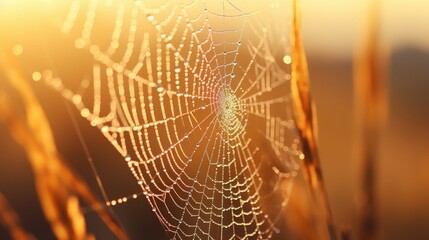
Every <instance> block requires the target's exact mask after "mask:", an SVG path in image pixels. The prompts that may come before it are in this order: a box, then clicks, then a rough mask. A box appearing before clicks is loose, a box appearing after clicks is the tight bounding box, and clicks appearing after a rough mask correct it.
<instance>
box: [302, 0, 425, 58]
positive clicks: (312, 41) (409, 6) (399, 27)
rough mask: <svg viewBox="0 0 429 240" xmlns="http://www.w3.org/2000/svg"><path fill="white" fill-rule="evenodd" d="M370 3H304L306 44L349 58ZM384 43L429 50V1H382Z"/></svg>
mask: <svg viewBox="0 0 429 240" xmlns="http://www.w3.org/2000/svg"><path fill="white" fill-rule="evenodd" d="M368 2H370V1H368V0H366V1H362V0H330V1H327V0H303V1H302V12H303V31H304V41H305V44H306V47H307V49H308V50H309V51H314V50H315V51H316V52H321V53H324V54H327V53H330V54H339V55H341V56H344V55H346V56H347V55H350V54H352V53H353V51H354V47H355V46H356V44H357V41H359V35H360V34H361V33H362V31H363V29H362V26H363V25H364V23H365V17H366V16H368V13H367V11H368V9H369V8H368ZM380 2H381V4H380V7H381V8H380V9H381V11H380V14H381V15H380V17H381V28H382V38H383V42H384V43H385V44H387V45H388V46H389V47H393V48H395V47H399V46H403V45H413V46H418V47H422V48H425V49H429V24H428V23H429V14H428V12H429V1H427V0H407V1H404V0H381V1H380Z"/></svg>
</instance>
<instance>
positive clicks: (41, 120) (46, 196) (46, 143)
mask: <svg viewBox="0 0 429 240" xmlns="http://www.w3.org/2000/svg"><path fill="white" fill-rule="evenodd" d="M4 53H5V52H4V51H3V53H0V67H1V68H2V69H3V71H4V73H5V75H6V77H7V79H8V80H9V82H10V84H11V85H12V86H13V87H14V88H15V89H16V90H17V91H18V92H19V94H20V96H21V98H22V100H23V104H24V108H25V111H26V115H27V119H26V122H25V123H24V122H22V121H21V119H19V118H18V117H17V116H18V115H17V114H16V113H15V112H14V111H13V109H12V105H11V103H10V102H9V100H8V97H7V94H6V93H5V92H4V91H0V120H2V121H3V122H5V123H6V125H7V126H8V127H9V129H10V131H11V134H12V136H13V137H14V138H15V140H16V141H17V142H18V143H20V144H21V145H22V146H23V147H24V149H25V150H26V152H27V155H28V156H29V161H30V164H31V166H32V168H33V171H34V175H35V185H36V191H37V193H38V196H39V199H40V202H41V205H42V209H43V211H44V214H45V217H46V219H47V220H48V221H49V222H50V224H51V227H52V230H53V232H54V234H55V235H56V236H57V238H58V239H92V238H93V237H92V236H91V235H88V234H87V233H86V224H85V219H84V216H83V215H82V214H81V212H80V208H79V203H78V200H77V198H76V196H75V195H74V194H73V193H76V194H77V195H78V196H80V197H82V198H83V199H84V200H85V201H87V202H88V203H89V204H90V205H92V206H95V210H96V211H97V212H98V214H99V216H100V217H101V218H102V219H103V220H104V222H105V223H106V224H107V225H108V227H109V228H110V229H111V230H112V231H113V232H114V233H115V234H116V235H117V236H118V237H119V238H120V239H126V238H127V237H126V234H125V232H124V231H123V230H122V228H121V227H120V226H119V224H118V223H117V222H116V221H115V220H114V218H113V217H112V216H111V215H110V214H109V212H107V210H106V209H105V208H104V207H103V206H104V205H103V204H102V203H101V202H99V201H98V199H97V198H96V197H95V196H94V195H93V194H92V192H91V191H90V189H89V187H88V186H87V185H86V184H85V183H84V182H83V181H82V180H81V179H80V178H78V177H77V176H76V174H74V173H73V172H72V170H71V169H70V168H69V167H68V166H67V165H65V163H64V161H63V160H62V159H61V158H60V156H59V154H58V152H57V150H56V146H55V142H54V139H53V135H52V132H51V129H50V126H49V123H48V120H47V118H46V116H45V115H44V112H43V110H42V108H41V106H40V105H39V103H38V101H37V99H36V97H35V96H34V94H33V92H32V90H31V88H30V86H29V85H28V84H27V82H26V80H25V79H24V77H23V76H22V74H21V72H20V71H19V68H18V66H19V65H18V64H17V63H16V62H15V60H14V59H13V58H12V57H10V56H6V55H5V54H4Z"/></svg>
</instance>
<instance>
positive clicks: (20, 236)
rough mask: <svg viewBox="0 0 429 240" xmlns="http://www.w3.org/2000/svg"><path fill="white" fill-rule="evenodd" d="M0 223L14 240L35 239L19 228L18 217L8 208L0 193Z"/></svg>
mask: <svg viewBox="0 0 429 240" xmlns="http://www.w3.org/2000/svg"><path fill="white" fill-rule="evenodd" d="M0 223H1V224H2V225H3V226H5V227H6V229H7V230H8V231H9V233H10V236H11V237H12V239H14V240H34V239H36V238H34V236H33V235H31V234H29V233H27V232H26V231H25V230H24V229H23V228H22V227H21V224H20V222H19V217H18V215H17V214H16V213H15V212H14V211H13V209H12V208H11V207H10V205H9V203H8V201H7V200H6V198H5V197H4V195H3V194H2V193H0Z"/></svg>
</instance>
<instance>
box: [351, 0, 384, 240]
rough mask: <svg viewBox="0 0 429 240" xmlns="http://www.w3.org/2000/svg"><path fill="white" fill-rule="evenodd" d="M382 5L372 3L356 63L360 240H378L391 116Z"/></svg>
mask: <svg viewBox="0 0 429 240" xmlns="http://www.w3.org/2000/svg"><path fill="white" fill-rule="evenodd" d="M379 4H380V3H379V1H371V2H370V5H369V11H368V14H369V15H368V17H367V20H368V21H367V23H366V25H365V28H364V31H363V34H362V36H363V37H364V39H363V41H362V45H361V46H360V48H359V49H358V53H357V55H356V59H355V79H354V82H355V103H356V117H355V119H356V121H357V123H358V124H357V130H358V131H359V133H358V134H359V135H358V138H357V143H356V144H357V145H358V146H359V150H360V151H359V152H360V155H359V158H360V162H361V164H362V166H361V167H362V169H361V176H362V177H361V179H362V182H361V191H360V194H359V196H360V197H359V202H358V204H359V231H358V232H359V239H377V238H378V234H379V230H378V228H379V227H378V211H377V208H378V201H377V198H378V196H377V175H378V167H379V166H378V161H377V159H378V152H379V145H380V135H381V129H382V126H383V125H384V123H385V120H386V116H387V112H388V87H387V85H388V84H387V81H386V76H385V73H386V66H387V65H386V59H387V58H386V57H385V56H383V54H382V52H381V50H380V39H379V35H380V33H379Z"/></svg>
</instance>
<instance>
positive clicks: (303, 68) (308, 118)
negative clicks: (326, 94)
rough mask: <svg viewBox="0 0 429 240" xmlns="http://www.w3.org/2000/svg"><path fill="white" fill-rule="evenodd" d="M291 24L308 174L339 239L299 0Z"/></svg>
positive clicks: (333, 236) (299, 125) (331, 232)
mask: <svg viewBox="0 0 429 240" xmlns="http://www.w3.org/2000/svg"><path fill="white" fill-rule="evenodd" d="M292 26H293V30H292V36H291V41H292V82H291V91H292V97H293V102H294V104H295V110H296V115H295V124H296V128H297V130H298V134H299V136H300V138H301V143H302V151H303V153H304V156H305V158H304V172H305V177H306V180H307V182H308V183H309V184H310V187H311V191H312V195H313V198H314V199H315V201H316V203H318V204H320V205H321V208H322V211H323V215H324V219H325V220H326V224H327V228H328V232H329V236H330V238H331V239H337V236H336V232H335V228H334V223H333V220H332V215H331V210H330V206H329V202H328V197H327V194H326V190H325V187H324V183H323V177H322V171H321V167H320V160H319V155H318V150H317V119H316V108H315V105H314V103H313V101H312V98H311V94H310V81H309V74H308V66H307V59H306V56H305V52H304V46H303V41H302V37H301V16H300V0H294V6H293V24H292Z"/></svg>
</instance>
